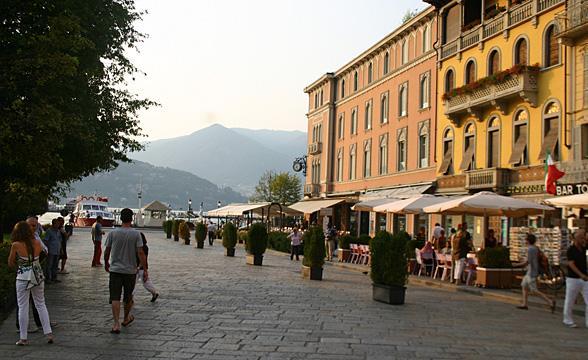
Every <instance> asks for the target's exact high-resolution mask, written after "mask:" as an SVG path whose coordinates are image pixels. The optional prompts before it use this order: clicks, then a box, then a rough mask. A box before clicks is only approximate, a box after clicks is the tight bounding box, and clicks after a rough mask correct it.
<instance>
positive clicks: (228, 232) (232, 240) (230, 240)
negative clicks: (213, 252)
mask: <svg viewBox="0 0 588 360" xmlns="http://www.w3.org/2000/svg"><path fill="white" fill-rule="evenodd" d="M236 245H237V227H236V226H235V225H233V223H230V222H229V223H226V224H225V226H224V227H223V246H224V247H225V248H226V249H234V248H235V246H236Z"/></svg>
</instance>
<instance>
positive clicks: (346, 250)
mask: <svg viewBox="0 0 588 360" xmlns="http://www.w3.org/2000/svg"><path fill="white" fill-rule="evenodd" d="M352 241H354V240H353V236H351V235H343V236H341V237H340V238H339V249H337V257H338V258H339V262H347V261H348V260H349V257H350V256H351V250H350V245H351V242H352Z"/></svg>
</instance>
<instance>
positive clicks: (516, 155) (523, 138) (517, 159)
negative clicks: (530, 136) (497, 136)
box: [508, 125, 527, 165]
mask: <svg viewBox="0 0 588 360" xmlns="http://www.w3.org/2000/svg"><path fill="white" fill-rule="evenodd" d="M518 128H519V136H518V137H517V139H516V141H515V145H514V148H513V149H512V154H511V155H510V159H509V160H508V163H509V164H511V165H518V164H520V163H521V160H522V157H523V153H524V152H525V148H526V147H527V125H519V126H518Z"/></svg>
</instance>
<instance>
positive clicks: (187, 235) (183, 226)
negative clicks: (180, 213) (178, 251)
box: [178, 221, 190, 245]
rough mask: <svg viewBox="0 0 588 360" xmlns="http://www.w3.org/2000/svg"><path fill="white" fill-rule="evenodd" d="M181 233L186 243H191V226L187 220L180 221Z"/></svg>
mask: <svg viewBox="0 0 588 360" xmlns="http://www.w3.org/2000/svg"><path fill="white" fill-rule="evenodd" d="M179 228H180V229H179V231H178V232H179V235H180V237H181V238H182V240H184V244H186V245H190V227H189V226H188V223H186V222H185V221H180V226H179Z"/></svg>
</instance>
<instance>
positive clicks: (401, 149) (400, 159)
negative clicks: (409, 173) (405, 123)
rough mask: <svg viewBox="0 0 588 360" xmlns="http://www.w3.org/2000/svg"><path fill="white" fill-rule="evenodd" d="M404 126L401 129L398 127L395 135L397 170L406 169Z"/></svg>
mask: <svg viewBox="0 0 588 360" xmlns="http://www.w3.org/2000/svg"><path fill="white" fill-rule="evenodd" d="M406 132H407V130H406V127H404V128H402V129H398V134H397V137H396V143H397V145H396V146H397V148H396V150H397V151H396V170H397V171H405V170H406Z"/></svg>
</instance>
